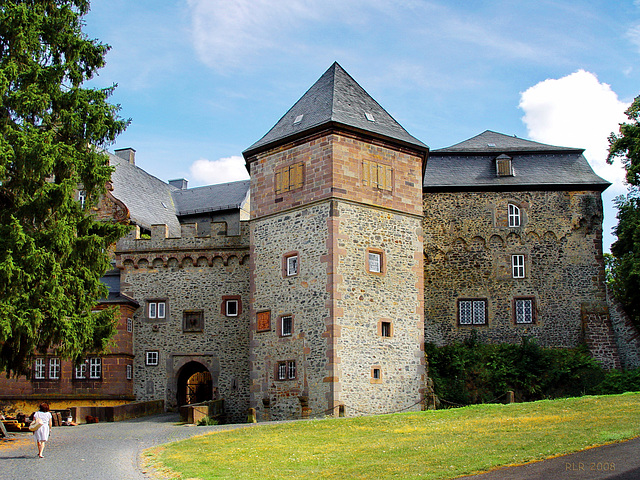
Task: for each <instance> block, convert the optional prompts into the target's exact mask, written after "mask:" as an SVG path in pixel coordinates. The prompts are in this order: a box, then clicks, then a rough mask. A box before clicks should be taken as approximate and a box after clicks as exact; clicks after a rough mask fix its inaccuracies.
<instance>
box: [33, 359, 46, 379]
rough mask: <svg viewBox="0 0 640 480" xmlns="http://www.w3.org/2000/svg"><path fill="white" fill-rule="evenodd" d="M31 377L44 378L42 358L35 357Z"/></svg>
mask: <svg viewBox="0 0 640 480" xmlns="http://www.w3.org/2000/svg"><path fill="white" fill-rule="evenodd" d="M33 377H34V378H35V379H36V380H44V378H45V367H44V358H36V362H35V365H34V373H33Z"/></svg>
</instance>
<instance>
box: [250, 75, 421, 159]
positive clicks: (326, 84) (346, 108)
mask: <svg viewBox="0 0 640 480" xmlns="http://www.w3.org/2000/svg"><path fill="white" fill-rule="evenodd" d="M330 126H340V127H343V128H347V129H349V130H355V131H356V132H360V133H366V134H369V135H372V136H374V137H380V138H383V139H386V140H391V141H393V142H394V143H399V144H401V145H406V146H411V147H413V148H416V147H417V148H418V149H419V150H422V151H427V149H428V147H427V146H426V145H425V144H424V143H422V142H421V141H420V140H418V139H416V138H414V137H413V136H411V135H410V134H409V133H408V132H407V131H406V130H405V129H404V128H402V126H401V125H400V124H399V123H398V122H396V120H394V119H393V117H391V115H389V114H388V113H387V111H386V110H385V109H384V108H382V107H381V106H380V105H379V104H378V102H376V101H375V100H374V99H373V98H371V96H370V95H369V94H368V93H367V92H366V91H365V90H364V89H363V88H362V87H361V86H360V85H358V83H357V82H356V81H355V80H354V79H353V78H352V77H351V76H350V75H349V74H348V73H347V72H346V71H345V70H344V69H343V68H342V67H341V66H340V65H339V64H338V63H334V64H333V65H331V67H329V69H328V70H327V71H326V72H325V73H324V74H323V75H322V76H321V77H320V79H319V80H318V81H317V82H316V83H315V84H314V85H313V86H312V87H311V88H310V89H309V90H308V91H307V92H306V93H305V94H304V95H303V96H302V97H301V98H300V100H298V101H297V102H296V103H295V105H294V106H293V107H291V109H290V110H289V111H288V112H287V113H285V114H284V116H283V117H282V118H281V119H280V120H279V121H278V122H277V123H276V124H275V126H274V127H273V128H272V129H271V130H269V132H267V134H266V135H265V136H264V137H262V138H261V139H260V140H258V141H257V142H256V143H254V144H253V145H251V146H250V147H249V148H248V149H246V150H245V151H244V152H243V155H244V157H245V159H247V158H249V157H250V156H252V155H253V154H255V153H257V152H259V151H262V150H266V149H268V148H272V147H275V146H277V145H280V144H282V143H285V142H288V141H291V140H295V139H296V138H300V137H302V136H305V135H308V134H310V133H313V132H315V131H319V130H322V129H324V128H327V127H330Z"/></svg>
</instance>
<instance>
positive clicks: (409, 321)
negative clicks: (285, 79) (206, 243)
mask: <svg viewBox="0 0 640 480" xmlns="http://www.w3.org/2000/svg"><path fill="white" fill-rule="evenodd" d="M427 152H428V147H427V146H426V145H424V144H423V143H422V142H420V141H418V140H417V139H415V138H414V137H412V136H411V135H409V134H408V133H407V132H406V131H405V130H404V129H403V128H402V127H401V126H400V125H399V124H398V123H397V122H396V121H395V120H394V119H393V118H392V117H391V116H390V115H389V114H388V113H387V112H386V111H385V110H384V109H383V108H382V107H381V106H380V105H378V103H377V102H376V101H375V100H373V98H371V97H370V96H369V95H368V94H367V92H365V91H364V89H362V87H360V85H358V84H357V83H356V82H355V80H353V78H351V77H350V76H349V75H348V74H347V73H346V72H345V71H344V70H343V69H342V67H340V65H338V64H337V63H334V64H333V65H332V66H331V67H330V68H329V69H328V70H327V71H326V72H325V73H324V75H323V76H322V77H321V78H320V79H319V80H318V81H317V82H316V83H315V84H314V85H313V86H312V87H311V88H310V89H309V90H308V91H307V92H306V93H305V94H304V95H303V96H302V98H301V99H300V100H298V102H297V103H296V104H295V105H294V106H293V107H292V108H291V109H290V110H289V111H288V112H287V113H286V114H285V115H284V116H283V117H282V118H281V119H280V120H279V121H278V122H277V123H276V125H275V126H274V127H273V128H272V129H271V130H270V131H269V132H268V133H267V134H266V135H265V136H264V137H263V138H262V139H260V140H259V141H258V142H256V143H255V144H254V145H252V146H251V147H249V148H248V149H247V150H246V151H245V152H244V153H243V155H244V157H245V160H246V163H247V168H248V169H249V171H250V174H251V198H252V205H251V221H250V225H251V266H250V271H251V286H250V288H251V302H250V303H251V309H252V311H251V329H250V367H249V368H250V375H251V378H250V388H251V392H250V395H251V406H252V407H254V408H256V409H257V410H258V413H259V416H260V418H262V419H273V420H275V419H284V418H296V417H300V416H305V415H307V414H311V415H313V416H315V415H322V414H334V415H338V414H343V413H344V414H345V415H347V416H355V415H362V414H369V413H385V412H391V411H401V410H419V409H420V408H421V398H422V392H423V386H424V383H425V372H424V354H423V337H424V308H423V277H424V272H423V264H422V258H423V253H422V252H423V236H422V174H423V165H424V162H425V159H426V155H427Z"/></svg>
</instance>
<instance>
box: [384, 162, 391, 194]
mask: <svg viewBox="0 0 640 480" xmlns="http://www.w3.org/2000/svg"><path fill="white" fill-rule="evenodd" d="M392 171H393V169H392V168H391V167H390V166H389V165H385V166H384V184H383V187H382V188H383V189H385V190H389V191H391V190H392V177H393V175H392V173H391V172H392Z"/></svg>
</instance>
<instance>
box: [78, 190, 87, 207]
mask: <svg viewBox="0 0 640 480" xmlns="http://www.w3.org/2000/svg"><path fill="white" fill-rule="evenodd" d="M78 201H79V202H80V206H81V207H82V208H84V206H85V204H86V203H87V192H85V191H84V190H80V191H79V192H78Z"/></svg>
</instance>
